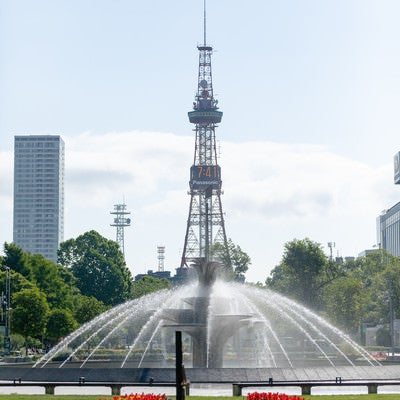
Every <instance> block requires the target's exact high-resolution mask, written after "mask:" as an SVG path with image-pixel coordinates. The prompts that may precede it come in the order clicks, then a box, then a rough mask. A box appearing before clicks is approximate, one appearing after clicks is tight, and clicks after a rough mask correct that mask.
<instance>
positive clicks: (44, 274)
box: [28, 254, 78, 310]
mask: <svg viewBox="0 0 400 400" xmlns="http://www.w3.org/2000/svg"><path fill="white" fill-rule="evenodd" d="M28 261H29V264H30V279H31V281H32V282H34V283H35V284H36V286H37V287H38V288H39V289H40V290H41V291H42V292H44V293H45V294H46V298H47V301H48V303H49V306H50V307H51V308H67V309H69V310H71V309H72V308H73V302H72V296H73V295H74V294H76V293H78V290H77V288H76V287H75V286H74V282H75V278H74V277H73V275H72V273H71V272H70V271H68V270H67V269H66V268H64V267H62V266H60V265H57V264H56V263H54V262H53V261H51V260H48V259H47V258H45V257H43V256H42V255H41V254H33V255H29V257H28Z"/></svg>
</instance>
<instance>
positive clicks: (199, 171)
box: [181, 35, 227, 267]
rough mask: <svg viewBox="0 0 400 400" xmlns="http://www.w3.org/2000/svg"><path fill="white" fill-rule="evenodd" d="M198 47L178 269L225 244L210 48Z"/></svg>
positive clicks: (220, 116) (216, 112) (216, 109)
mask: <svg viewBox="0 0 400 400" xmlns="http://www.w3.org/2000/svg"><path fill="white" fill-rule="evenodd" d="M205 43H206V41H205V35H204V45H202V46H198V47H197V48H198V50H199V72H198V82H197V93H196V96H195V101H194V102H193V111H190V112H189V113H188V116H189V121H190V122H191V123H192V124H195V128H194V131H195V148H194V159H193V165H192V166H191V168H190V181H189V187H190V191H189V194H190V206H189V217H188V220H187V228H186V235H185V243H184V247H183V252H182V259H181V267H188V266H189V264H190V263H191V262H193V261H195V260H196V259H199V258H204V259H206V260H208V259H209V256H210V249H211V248H212V246H213V244H215V243H221V244H226V241H227V240H226V232H225V222H224V215H223V212H222V202H221V194H222V180H221V167H220V166H219V165H218V159H217V149H216V140H215V128H216V127H217V124H218V123H219V122H221V119H222V112H221V111H218V106H217V105H218V101H217V100H215V99H214V91H213V85H212V70H211V55H212V47H211V46H208V45H206V44H205Z"/></svg>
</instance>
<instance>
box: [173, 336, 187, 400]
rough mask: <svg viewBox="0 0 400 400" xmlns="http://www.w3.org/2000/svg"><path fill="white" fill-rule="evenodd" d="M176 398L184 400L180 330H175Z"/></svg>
mask: <svg viewBox="0 0 400 400" xmlns="http://www.w3.org/2000/svg"><path fill="white" fill-rule="evenodd" d="M175 370H176V400H185V390H184V387H183V380H184V374H183V357H182V332H181V331H175Z"/></svg>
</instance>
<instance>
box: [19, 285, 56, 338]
mask: <svg viewBox="0 0 400 400" xmlns="http://www.w3.org/2000/svg"><path fill="white" fill-rule="evenodd" d="M13 303H14V308H13V310H12V312H11V326H12V329H13V332H14V333H19V334H20V335H22V336H23V337H24V338H25V344H26V343H27V339H28V337H29V336H31V337H35V336H40V335H42V334H43V333H44V330H45V327H46V323H47V318H48V314H49V305H48V303H47V300H46V296H45V294H44V293H42V292H41V291H40V290H39V289H37V288H35V289H23V290H21V291H20V292H17V293H15V294H14V295H13Z"/></svg>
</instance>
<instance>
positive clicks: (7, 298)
mask: <svg viewBox="0 0 400 400" xmlns="http://www.w3.org/2000/svg"><path fill="white" fill-rule="evenodd" d="M1 269H2V270H3V271H5V272H6V293H5V295H3V296H1V297H2V308H3V309H4V311H5V313H4V314H5V318H4V321H5V323H4V355H5V356H9V355H10V349H11V330H10V310H11V284H10V267H8V266H7V265H3V266H2V268H1Z"/></svg>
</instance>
